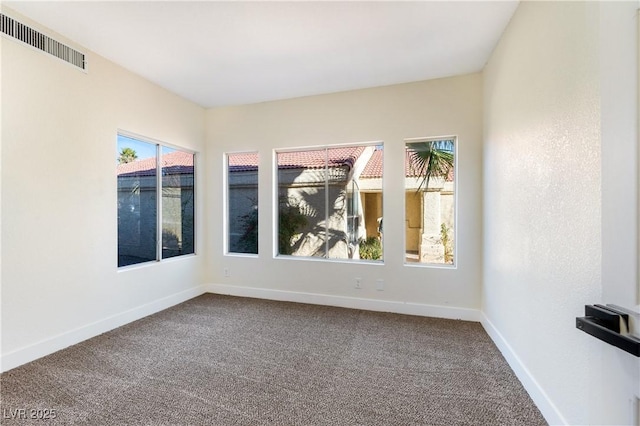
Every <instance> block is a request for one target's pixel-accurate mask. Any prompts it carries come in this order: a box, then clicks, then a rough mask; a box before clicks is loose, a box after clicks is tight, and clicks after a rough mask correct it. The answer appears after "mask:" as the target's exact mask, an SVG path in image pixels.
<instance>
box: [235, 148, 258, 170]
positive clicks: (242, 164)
mask: <svg viewBox="0 0 640 426" xmlns="http://www.w3.org/2000/svg"><path fill="white" fill-rule="evenodd" d="M228 158H229V171H230V172H249V171H253V170H258V153H257V152H241V153H237V154H229V156H228Z"/></svg>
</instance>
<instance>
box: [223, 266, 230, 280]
mask: <svg viewBox="0 0 640 426" xmlns="http://www.w3.org/2000/svg"><path fill="white" fill-rule="evenodd" d="M224 276H225V277H227V278H228V277H230V276H231V271H229V268H224Z"/></svg>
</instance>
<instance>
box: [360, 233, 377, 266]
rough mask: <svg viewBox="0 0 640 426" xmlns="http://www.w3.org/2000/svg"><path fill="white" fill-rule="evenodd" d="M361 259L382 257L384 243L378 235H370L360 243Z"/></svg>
mask: <svg viewBox="0 0 640 426" xmlns="http://www.w3.org/2000/svg"><path fill="white" fill-rule="evenodd" d="M360 259H368V260H380V259H382V243H381V242H380V239H379V238H378V237H369V238H367V239H366V240H364V241H362V242H361V243H360Z"/></svg>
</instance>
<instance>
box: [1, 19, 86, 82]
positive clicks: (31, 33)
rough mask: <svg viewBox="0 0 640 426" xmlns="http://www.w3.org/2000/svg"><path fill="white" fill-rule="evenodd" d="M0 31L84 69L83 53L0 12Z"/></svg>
mask: <svg viewBox="0 0 640 426" xmlns="http://www.w3.org/2000/svg"><path fill="white" fill-rule="evenodd" d="M0 32H2V33H4V34H6V35H8V36H9V37H13V38H15V39H16V40H20V41H21V42H23V43H26V44H28V45H29V46H33V47H35V48H36V49H39V50H42V51H43V52H46V53H48V54H50V55H53V56H55V57H57V58H60V59H62V60H63V61H65V62H68V63H70V64H72V65H75V66H76V67H78V68H80V69H82V70H86V62H85V56H84V53H80V52H78V51H77V50H75V49H72V48H70V47H69V46H67V45H64V44H62V43H60V42H59V41H57V40H54V39H52V38H51V37H49V36H46V35H44V34H42V33H41V32H39V31H37V30H34V29H33V28H31V27H28V26H27V25H25V24H23V23H21V22H18V21H16V20H15V19H13V18H10V17H8V16H7V15H5V14H3V13H0Z"/></svg>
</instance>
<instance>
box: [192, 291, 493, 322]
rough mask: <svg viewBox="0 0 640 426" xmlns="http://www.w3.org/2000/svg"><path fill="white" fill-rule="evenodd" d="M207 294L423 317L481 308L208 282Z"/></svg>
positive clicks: (463, 315)
mask: <svg viewBox="0 0 640 426" xmlns="http://www.w3.org/2000/svg"><path fill="white" fill-rule="evenodd" d="M205 288H206V289H207V291H208V292H209V293H216V294H226V295H230V296H241V297H254V298H258V299H268V300H279V301H283V302H297V303H309V304H312V305H325V306H337V307H340V308H351V309H363V310H367V311H378V312H392V313H396V314H406V315H418V316H423V317H435V318H447V319H459V320H465V321H476V322H479V321H480V311H479V310H477V309H469V308H456V307H451V306H438V305H426V304H422V303H411V302H396V301H391V300H378V299H365V298H359V297H347V296H332V295H327V294H317V293H303V292H297V291H284V290H273V289H266V288H256V287H244V286H234V285H227V284H208V285H206V286H205Z"/></svg>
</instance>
